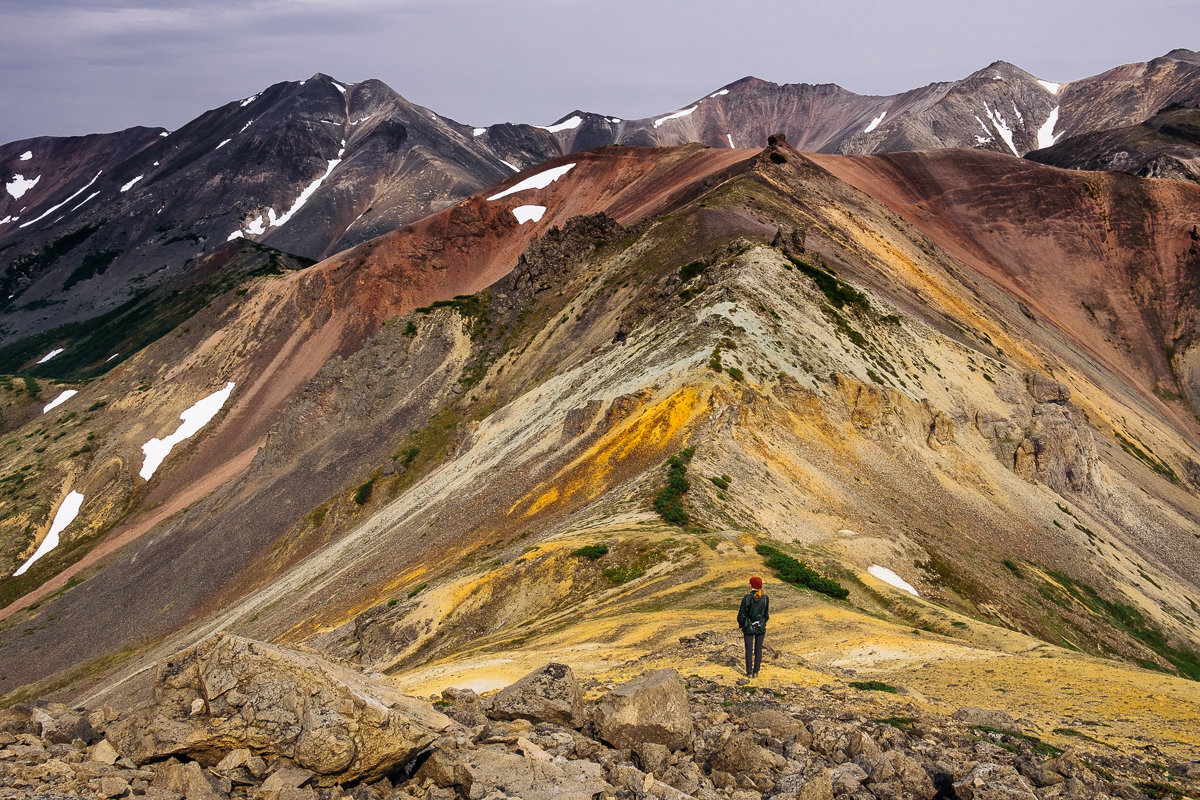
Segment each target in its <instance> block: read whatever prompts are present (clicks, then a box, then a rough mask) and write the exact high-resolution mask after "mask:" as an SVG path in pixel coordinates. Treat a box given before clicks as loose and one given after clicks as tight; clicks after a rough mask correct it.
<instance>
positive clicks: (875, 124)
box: [863, 111, 887, 133]
mask: <svg viewBox="0 0 1200 800" xmlns="http://www.w3.org/2000/svg"><path fill="white" fill-rule="evenodd" d="M886 116H887V112H886V111H884V112H883V113H882V114H880V115H879V116H878V117H876V118H875V119H873V120H871V124H870V125H868V126H867V127H865V128H863V133H870V132H871V131H873V130H875V129H876V128H878V127H879V123H881V122H883V118H884V117H886Z"/></svg>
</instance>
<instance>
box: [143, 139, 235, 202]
mask: <svg viewBox="0 0 1200 800" xmlns="http://www.w3.org/2000/svg"><path fill="white" fill-rule="evenodd" d="M225 141H229V140H228V139H226V140H225ZM144 177H146V176H145V175H138V176H137V177H136V178H134V179H133V180H131V181H130V182H129V183H127V184H125V185H124V186H122V187H121V191H122V192H128V191H129V190H130V189H132V188H133V185H134V184H135V183H137V182H138V181H140V180H141V179H142V178H144Z"/></svg>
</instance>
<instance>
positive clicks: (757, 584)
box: [750, 575, 762, 589]
mask: <svg viewBox="0 0 1200 800" xmlns="http://www.w3.org/2000/svg"><path fill="white" fill-rule="evenodd" d="M750 588H751V589H761V588H762V578H760V577H758V576H757V575H755V576H754V577H753V578H751V579H750Z"/></svg>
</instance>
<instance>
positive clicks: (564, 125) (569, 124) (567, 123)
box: [539, 116, 583, 133]
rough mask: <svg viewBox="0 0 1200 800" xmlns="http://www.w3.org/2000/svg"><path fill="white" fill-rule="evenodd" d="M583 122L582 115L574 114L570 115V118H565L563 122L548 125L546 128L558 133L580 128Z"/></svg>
mask: <svg viewBox="0 0 1200 800" xmlns="http://www.w3.org/2000/svg"><path fill="white" fill-rule="evenodd" d="M581 122H583V118H582V117H580V116H573V117H570V118H569V119H564V120H563V121H562V122H560V123H558V124H557V125H550V126H548V127H545V130H548V131H550V132H551V133H558V132H559V131H569V130H573V129H575V128H578V127H579V125H580V123H581ZM539 127H540V126H539Z"/></svg>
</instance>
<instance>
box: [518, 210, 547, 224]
mask: <svg viewBox="0 0 1200 800" xmlns="http://www.w3.org/2000/svg"><path fill="white" fill-rule="evenodd" d="M512 212H513V216H514V217H516V218H517V222H519V223H520V224H522V225H524V224H525V223H526V222H531V221H532V222H540V221H541V219H542V215H543V214H545V213H546V207H545V206H517V207H516V208H514V209H513V210H512Z"/></svg>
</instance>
